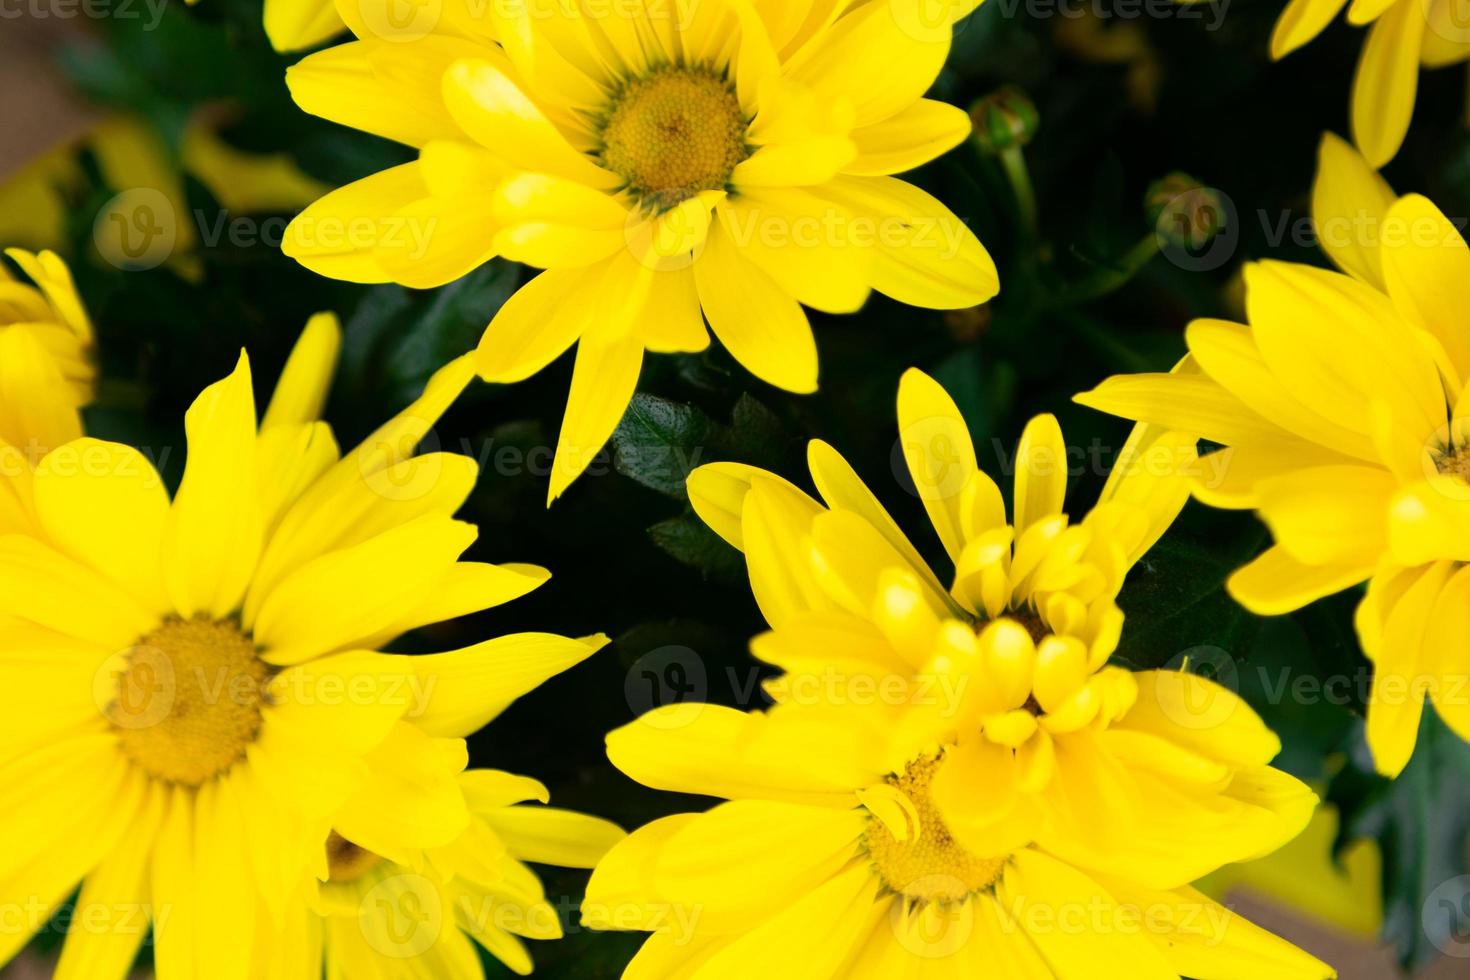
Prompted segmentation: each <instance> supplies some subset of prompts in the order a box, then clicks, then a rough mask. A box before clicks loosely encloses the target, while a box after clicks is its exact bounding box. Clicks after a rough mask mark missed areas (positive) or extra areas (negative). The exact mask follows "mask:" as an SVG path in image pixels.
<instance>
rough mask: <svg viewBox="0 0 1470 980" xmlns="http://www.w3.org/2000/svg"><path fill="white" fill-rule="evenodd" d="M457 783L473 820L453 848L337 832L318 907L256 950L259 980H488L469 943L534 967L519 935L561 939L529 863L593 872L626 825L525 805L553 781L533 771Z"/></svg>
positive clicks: (475, 776)
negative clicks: (376, 842)
mask: <svg viewBox="0 0 1470 980" xmlns="http://www.w3.org/2000/svg"><path fill="white" fill-rule="evenodd" d="M446 788H447V787H446ZM404 789H405V791H407V792H417V791H418V789H417V788H413V789H409V788H407V787H405V788H404ZM459 790H460V792H461V793H462V794H463V796H464V798H465V800H466V802H467V803H468V805H469V810H470V813H471V815H472V821H471V823H470V825H469V828H468V829H467V830H465V832H464V833H463V834H462V835H461V836H460V837H459V839H458V840H456V841H454V842H453V843H451V844H449V845H447V846H445V847H441V848H436V849H434V850H433V851H430V852H427V853H425V852H423V851H416V850H412V849H409V850H404V851H401V852H399V853H395V854H394V856H393V857H385V856H383V855H381V854H377V853H374V852H373V851H370V850H367V849H365V848H363V847H360V846H359V845H357V844H354V843H353V842H351V841H349V840H348V839H347V838H345V837H344V836H342V835H341V834H338V833H335V832H334V833H333V834H332V836H331V837H330V838H329V840H328V843H327V858H328V862H329V874H328V878H327V880H326V881H325V882H323V883H321V885H320V886H319V889H318V893H317V895H316V896H315V898H314V899H313V901H312V903H311V904H312V906H313V908H314V911H310V912H307V913H305V914H303V915H298V916H296V917H293V918H292V919H290V920H289V923H288V925H287V927H286V928H285V929H284V930H282V931H281V932H278V933H275V934H266V935H264V936H263V937H262V940H261V943H260V944H259V947H258V948H261V949H265V950H268V951H269V952H268V953H267V955H266V956H265V957H264V958H263V961H262V963H261V966H260V969H258V971H257V973H258V976H259V978H260V980H320V978H321V977H322V976H323V975H325V976H328V977H392V978H394V980H481V978H483V977H484V969H483V967H482V966H481V964H480V957H479V956H478V954H477V953H476V952H475V948H474V943H473V942H471V939H473V940H474V941H475V942H478V943H479V944H480V945H481V946H483V947H484V948H485V949H486V950H487V951H489V952H490V954H491V955H493V956H494V957H495V958H496V959H498V960H500V961H501V962H502V963H504V964H505V965H506V966H508V967H509V968H510V969H511V970H513V971H515V972H516V973H518V974H520V975H522V976H524V975H526V974H529V973H530V972H531V957H530V954H529V953H528V952H527V950H526V947H525V945H524V944H523V943H521V942H520V940H519V939H517V938H516V937H518V936H520V937H525V938H527V939H557V938H560V936H561V934H562V929H561V919H560V915H559V913H558V911H557V910H556V909H554V908H553V907H552V906H551V905H550V904H549V903H548V902H547V901H546V895H545V893H544V891H543V890H542V888H541V883H540V881H539V880H538V879H537V878H536V875H535V872H533V871H532V870H531V869H530V868H528V867H526V865H525V864H524V863H523V862H525V861H534V862H536V863H538V864H552V865H559V866H561V867H569V868H591V867H592V866H594V865H595V864H596V863H597V861H598V860H599V859H600V858H601V857H602V856H603V855H604V854H606V853H607V851H608V849H609V848H610V847H612V846H613V845H614V844H616V843H617V842H618V841H620V840H622V839H623V837H624V834H623V831H622V830H621V829H620V828H618V827H617V826H616V825H614V824H611V823H609V822H607V821H606V820H601V819H598V818H597V817H589V816H584V815H582V814H580V813H573V812H571V811H568V810H557V809H553V808H550V807H545V806H540V805H529V806H522V805H518V804H522V803H525V802H526V801H528V800H538V801H540V802H541V803H545V802H546V801H547V800H548V799H549V794H548V793H547V791H546V787H545V786H543V785H541V784H540V783H538V782H537V781H536V780H534V779H529V778H527V777H525V776H516V775H512V774H511V773H507V772H499V771H495V770H489V769H476V770H471V771H469V772H465V773H461V774H460V776H459ZM324 971H325V972H324Z"/></svg>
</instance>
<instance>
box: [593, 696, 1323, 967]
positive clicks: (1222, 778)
mask: <svg viewBox="0 0 1470 980" xmlns="http://www.w3.org/2000/svg"><path fill="white" fill-rule="evenodd" d="M691 709H697V710H696V713H695V714H693V715H692V716H691V714H690V711H691ZM875 717H876V716H874V715H872V714H865V713H855V712H851V711H846V710H838V711H834V710H831V709H826V708H813V707H793V706H780V707H777V708H775V709H773V710H772V711H771V712H770V713H768V714H760V713H751V714H742V713H741V712H738V711H735V710H732V709H729V708H720V707H715V706H711V705H704V706H696V705H688V704H684V705H673V706H669V707H666V708H662V709H658V710H657V711H655V712H654V713H653V714H651V715H648V716H645V717H644V718H643V719H640V720H639V721H635V722H633V723H632V724H631V725H629V726H627V727H626V728H623V729H620V730H618V731H616V732H613V733H612V734H611V735H610V736H609V737H608V755H609V757H610V758H611V759H612V760H613V762H614V764H615V765H617V766H618V767H619V768H620V769H622V770H623V771H624V772H626V773H628V774H629V775H630V776H632V777H633V778H635V779H637V780H639V781H640V782H643V783H646V784H648V785H650V786H653V787H656V788H659V789H665V790H674V791H679V792H687V793H695V794H699V795H703V796H715V797H722V798H725V799H727V800H729V801H730V802H726V803H723V804H721V805H719V806H716V807H715V808H714V809H712V810H710V811H709V812H707V813H702V814H682V815H678V816H673V817H668V818H665V819H663V820H659V821H656V822H654V823H652V824H649V825H648V826H646V827H643V828H641V829H639V830H637V831H635V832H634V833H633V834H632V835H631V836H630V837H628V839H627V840H625V841H624V842H622V843H621V844H619V845H617V846H616V847H614V848H613V849H612V851H611V852H610V853H609V854H608V856H607V857H606V858H604V859H603V860H602V862H601V863H600V864H599V865H598V867H597V869H596V870H595V871H594V872H593V875H592V881H591V882H590V883H589V885H588V892H587V900H586V903H585V904H584V906H583V922H584V923H585V924H586V925H588V926H591V927H593V928H600V929H625V930H627V929H634V930H643V931H648V932H651V933H653V935H652V936H651V937H650V938H649V940H648V941H647V942H646V943H644V945H643V948H642V949H641V951H640V952H639V953H638V955H637V956H636V957H635V958H634V960H633V962H632V963H631V964H630V965H629V967H628V969H627V971H626V972H625V973H624V977H625V978H626V980H661V978H665V977H680V978H684V980H715V978H726V977H745V976H761V977H767V976H769V977H793V978H794V977H800V978H802V980H826V978H833V980H836V978H841V980H859V978H862V980H869V978H871V980H888V978H892V977H908V976H916V977H917V976H922V977H934V978H946V980H949V978H953V980H961V978H966V980H968V978H974V977H1005V978H1016V980H1179V977H1180V976H1181V975H1183V976H1188V977H1208V978H1211V980H1237V978H1238V980H1264V978H1270V980H1324V978H1328V977H1332V976H1334V975H1335V974H1334V973H1333V971H1332V969H1331V968H1330V967H1328V966H1327V965H1325V964H1323V963H1321V962H1318V961H1317V960H1316V959H1314V958H1313V957H1311V956H1309V955H1307V954H1306V953H1303V952H1301V951H1300V950H1297V949H1296V948H1294V947H1292V946H1291V945H1290V944H1288V943H1286V942H1285V941H1283V940H1281V939H1278V938H1277V937H1275V936H1273V935H1271V934H1270V933H1268V932H1265V931H1263V930H1261V929H1259V928H1258V927H1256V926H1254V925H1252V924H1251V923H1250V922H1247V921H1246V920H1245V919H1243V918H1242V917H1240V916H1238V915H1236V914H1234V913H1233V912H1232V911H1230V910H1229V909H1226V908H1224V907H1222V906H1220V905H1218V904H1216V903H1215V902H1213V901H1211V900H1210V899H1208V898H1206V897H1205V896H1204V895H1202V894H1200V893H1198V892H1197V891H1195V890H1194V889H1192V888H1191V887H1189V885H1188V883H1187V879H1185V878H1180V877H1176V876H1159V875H1156V874H1150V872H1151V871H1152V870H1153V869H1152V868H1141V869H1124V870H1122V871H1112V870H1110V869H1103V870H1099V869H1098V868H1097V867H1096V866H1095V865H1093V864H1091V863H1089V862H1078V861H1075V860H1072V859H1069V858H1066V857H1064V856H1061V855H1058V854H1056V853H1055V852H1052V851H1050V850H1049V849H1048V848H1046V847H1044V846H1041V845H1038V844H1031V845H1020V846H1010V845H1005V846H1001V845H1000V843H999V842H996V846H994V847H989V848H980V849H977V848H976V846H974V845H972V843H971V842H969V841H967V840H962V839H961V837H960V836H959V835H958V834H956V833H955V832H954V831H955V828H954V827H953V826H951V825H950V824H949V823H948V822H947V819H948V818H947V815H946V814H945V813H944V811H943V809H942V807H941V805H940V802H939V800H938V799H937V798H936V797H937V794H939V793H940V792H941V790H940V780H941V779H942V774H943V773H944V771H945V769H946V768H947V767H948V766H949V762H950V753H952V752H954V751H955V749H954V748H953V747H952V746H939V747H936V748H934V749H932V750H930V751H927V752H921V753H918V754H915V755H911V756H908V757H907V758H904V757H902V756H897V757H896V756H895V754H894V748H895V746H894V744H893V742H892V740H891V739H890V738H887V737H885V736H886V734H887V733H886V732H885V730H884V729H883V728H881V727H870V726H868V725H866V724H863V723H860V719H861V720H871V719H874V718H875ZM1258 724H1259V723H1252V726H1251V727H1258ZM1242 727H1243V728H1244V727H1247V726H1242ZM1251 734H1252V735H1253V736H1254V735H1255V733H1254V732H1252V733H1251ZM1111 737H1113V738H1116V739H1118V742H1119V745H1120V746H1121V745H1123V744H1125V743H1132V744H1133V745H1135V746H1136V747H1137V748H1138V749H1139V750H1141V751H1140V752H1139V753H1138V754H1139V755H1141V756H1145V757H1146V756H1147V755H1149V754H1152V752H1153V750H1152V748H1151V747H1150V742H1151V739H1152V738H1153V737H1154V736H1152V735H1151V734H1149V733H1147V732H1145V731H1142V730H1137V729H1135V730H1133V731H1131V732H1128V733H1126V734H1125V733H1123V732H1116V733H1112V734H1111ZM1201 743H1202V740H1199V741H1194V742H1191V743H1190V745H1189V747H1185V746H1183V745H1180V746H1176V747H1173V748H1171V749H1170V750H1169V751H1168V752H1167V753H1163V754H1158V755H1156V756H1155V757H1154V760H1153V765H1154V766H1155V767H1177V768H1178V769H1179V770H1181V771H1186V772H1187V773H1188V775H1185V776H1183V777H1182V779H1181V781H1182V782H1193V783H1195V784H1196V785H1204V784H1206V783H1211V782H1214V783H1217V784H1218V783H1221V782H1228V781H1229V780H1230V778H1231V777H1230V776H1229V775H1228V772H1229V770H1230V769H1231V768H1232V766H1233V761H1234V760H1233V758H1232V757H1231V756H1230V755H1227V756H1226V757H1223V758H1221V757H1210V756H1208V755H1206V754H1203V752H1204V751H1209V750H1208V749H1205V750H1203V751H1202V747H1201ZM1218 748H1221V749H1224V750H1225V751H1226V752H1227V753H1229V750H1230V745H1229V743H1228V742H1221V743H1220V744H1219V746H1218ZM895 763H896V764H895ZM1140 771H1142V770H1140ZM1113 777H1114V774H1113V773H1111V772H1108V771H1100V772H1098V773H1096V774H1094V777H1093V779H1092V780H1091V781H1090V782H1089V783H1088V785H1087V788H1086V790H1085V791H1083V790H1082V789H1081V787H1079V788H1078V792H1077V793H1076V795H1075V805H1076V807H1077V809H1078V810H1085V809H1087V808H1088V807H1090V806H1093V805H1096V804H1102V803H1103V802H1104V800H1105V799H1106V797H1107V796H1108V794H1110V793H1112V792H1115V791H1126V785H1127V784H1126V783H1124V784H1122V785H1119V786H1116V787H1115V786H1114V784H1112V783H1111V782H1110V780H1111V779H1112V778H1113ZM1237 779H1239V777H1237ZM1240 781H1241V782H1242V783H1245V784H1248V786H1249V788H1248V787H1247V785H1242V786H1240V787H1239V788H1238V791H1239V793H1240V794H1241V795H1249V796H1256V797H1258V798H1261V799H1262V800H1263V801H1264V800H1265V798H1267V797H1270V796H1271V795H1272V793H1273V790H1272V789H1270V788H1268V786H1267V785H1265V784H1256V783H1255V782H1254V780H1250V779H1246V780H1240ZM973 788H974V790H975V794H976V795H977V796H980V797H983V796H984V795H985V794H986V793H987V792H988V791H989V790H990V789H991V788H992V787H991V786H990V785H989V784H988V783H986V782H983V781H982V782H977V783H976V784H975V785H974V787H973ZM1303 819H1304V818H1303ZM1298 826H1299V825H1298ZM1181 830H1183V828H1181ZM1293 832H1294V829H1293V828H1292V827H1289V826H1288V825H1287V824H1286V823H1285V822H1283V823H1282V824H1281V825H1280V832H1279V834H1278V836H1277V837H1276V839H1275V840H1274V841H1273V843H1272V846H1274V844H1279V843H1280V842H1281V841H1282V840H1284V839H1285V838H1286V837H1288V836H1290V834H1291V833H1293ZM1215 843H1216V842H1215V840H1214V836H1213V832H1212V830H1207V829H1203V828H1195V829H1194V830H1193V831H1191V832H1189V833H1187V834H1183V835H1182V840H1181V841H1179V842H1178V844H1177V845H1176V846H1180V847H1182V848H1184V849H1186V850H1189V851H1192V852H1194V855H1193V857H1194V859H1203V855H1205V854H1211V853H1214V846H1215ZM1135 872H1136V873H1135Z"/></svg>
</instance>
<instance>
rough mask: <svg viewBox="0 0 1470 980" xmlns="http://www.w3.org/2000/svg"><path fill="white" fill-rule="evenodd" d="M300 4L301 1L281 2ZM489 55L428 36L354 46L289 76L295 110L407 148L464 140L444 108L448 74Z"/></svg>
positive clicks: (309, 61)
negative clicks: (410, 41)
mask: <svg viewBox="0 0 1470 980" xmlns="http://www.w3.org/2000/svg"><path fill="white" fill-rule="evenodd" d="M277 2H298V3H299V2H302V0H277ZM486 50H487V49H485V48H481V47H475V46H472V45H469V44H467V43H466V42H464V41H462V40H460V39H458V38H450V37H442V36H437V35H431V36H426V37H422V38H419V39H418V40H417V41H416V42H415V43H413V44H398V43H394V42H389V41H382V40H372V41H355V42H352V43H349V44H338V45H334V46H332V47H330V48H327V49H326V50H324V51H318V52H317V53H316V54H313V55H309V56H308V57H306V58H303V59H302V60H301V61H299V62H297V63H296V64H295V65H292V66H291V67H290V68H288V69H286V85H287V86H288V87H289V88H290V89H291V97H292V98H294V99H295V100H296V104H297V105H298V106H300V107H301V108H302V109H303V110H305V111H306V112H309V113H311V114H312V115H314V116H321V117H322V118H324V119H330V120H331V121H332V122H335V123H341V124H342V125H344V126H350V127H352V128H353V129H360V130H362V131H363V132H367V133H373V134H374V135H377V136H382V137H385V138H387V139H390V140H396V141H398V142H399V143H406V144H408V145H409V146H423V145H424V144H425V143H427V142H429V141H430V140H433V139H454V138H456V137H458V138H463V137H462V134H461V133H460V130H459V127H458V126H457V125H455V123H454V120H453V118H451V117H450V115H449V112H448V111H447V110H446V109H445V107H444V100H443V97H442V96H441V95H440V85H441V79H442V78H443V77H444V72H445V71H447V70H448V68H449V66H450V65H452V64H454V62H455V61H457V60H458V59H460V58H464V57H468V56H470V55H472V54H475V55H480V56H484V54H485V52H486Z"/></svg>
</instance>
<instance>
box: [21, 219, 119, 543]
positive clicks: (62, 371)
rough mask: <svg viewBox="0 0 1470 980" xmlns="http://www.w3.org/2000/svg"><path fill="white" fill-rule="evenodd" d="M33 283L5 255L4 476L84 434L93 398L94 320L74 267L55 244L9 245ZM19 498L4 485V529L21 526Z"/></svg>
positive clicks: (94, 380) (94, 378)
mask: <svg viewBox="0 0 1470 980" xmlns="http://www.w3.org/2000/svg"><path fill="white" fill-rule="evenodd" d="M5 254H6V255H8V256H10V258H11V259H12V260H14V261H15V264H16V265H18V266H20V267H21V269H22V271H24V272H25V274H26V276H28V277H29V278H30V282H29V283H27V282H25V281H23V280H20V279H18V278H16V277H14V276H12V275H11V274H10V272H8V271H7V270H6V268H5V266H4V264H3V263H0V483H3V480H4V477H5V476H14V475H16V474H15V472H13V471H17V470H18V469H19V468H21V467H26V468H28V467H29V466H31V465H33V464H34V463H35V462H36V461H37V460H39V459H40V458H41V457H42V456H44V455H45V454H46V453H47V452H49V451H50V450H52V449H54V448H55V447H57V446H60V445H61V444H63V443H66V442H70V441H71V440H73V439H76V438H77V437H79V436H80V435H81V434H82V416H81V409H82V407H83V406H84V405H86V404H88V403H89V402H91V400H92V394H93V387H94V385H95V382H96V376H97V369H96V367H95V366H94V365H93V363H92V321H91V320H90V319H89V318H88V317H87V311H86V308H85V307H84V306H83V305H82V301H81V297H79V296H78V295H77V289H76V285H75V284H74V283H73V282H72V278H71V270H69V269H68V268H67V267H66V263H65V262H63V261H62V260H61V259H60V258H59V257H58V256H56V255H55V254H53V253H51V252H42V253H40V254H39V255H33V254H31V253H30V252H23V251H21V250H20V249H14V248H13V249H10V250H9V251H7V252H6V253H5ZM21 502H22V501H21V499H20V498H18V497H16V496H14V495H13V494H9V493H6V492H5V488H4V487H3V486H0V531H5V530H9V529H10V528H13V527H17V526H20V521H21V518H20V516H19V515H18V514H16V513H15V512H14V511H15V509H16V508H17V507H19V506H20V505H21Z"/></svg>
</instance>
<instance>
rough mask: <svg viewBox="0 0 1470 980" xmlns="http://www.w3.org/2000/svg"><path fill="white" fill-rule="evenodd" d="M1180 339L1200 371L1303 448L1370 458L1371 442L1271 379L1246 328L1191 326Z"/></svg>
mask: <svg viewBox="0 0 1470 980" xmlns="http://www.w3.org/2000/svg"><path fill="white" fill-rule="evenodd" d="M1185 338H1186V340H1187V341H1188V343H1189V352H1190V354H1191V355H1192V356H1193V357H1194V360H1195V362H1196V363H1198V364H1199V367H1200V369H1201V370H1203V371H1204V373H1205V374H1206V375H1208V376H1209V377H1210V379H1211V380H1212V381H1215V382H1218V383H1219V384H1220V385H1221V386H1222V387H1224V388H1225V389H1226V390H1228V391H1229V392H1230V393H1231V394H1233V395H1235V397H1237V398H1239V399H1240V400H1241V402H1242V403H1244V404H1245V405H1248V406H1250V408H1251V410H1252V411H1253V413H1254V414H1256V415H1259V416H1260V417H1261V418H1264V419H1270V420H1271V421H1272V422H1274V423H1275V424H1276V425H1279V426H1281V427H1282V428H1284V429H1287V430H1289V431H1290V432H1292V433H1295V434H1296V435H1298V436H1300V437H1301V438H1303V439H1306V440H1308V441H1309V442H1315V443H1317V444H1318V445H1320V446H1324V447H1327V448H1329V449H1333V450H1335V451H1337V452H1341V453H1346V454H1349V455H1353V456H1357V457H1359V458H1361V459H1374V458H1375V451H1374V448H1373V442H1372V440H1371V439H1369V438H1368V437H1367V436H1365V435H1364V434H1363V433H1362V432H1360V431H1354V430H1353V429H1349V428H1347V427H1345V426H1343V425H1341V424H1339V423H1338V422H1337V420H1336V418H1335V417H1332V416H1323V415H1321V414H1320V413H1319V412H1316V411H1313V410H1312V409H1311V408H1308V407H1307V406H1306V405H1304V404H1302V402H1301V400H1300V399H1298V398H1297V397H1296V396H1295V395H1294V393H1293V391H1292V386H1290V385H1289V384H1285V383H1283V382H1282V380H1281V379H1280V378H1278V377H1277V376H1276V375H1275V374H1273V373H1272V371H1271V368H1270V366H1269V365H1268V364H1267V363H1266V361H1265V358H1264V357H1263V356H1262V355H1261V351H1260V349H1259V348H1258V347H1257V345H1256V340H1255V336H1254V335H1253V334H1252V333H1251V330H1250V328H1248V327H1245V326H1242V325H1240V324H1237V323H1229V322H1227V321H1224V320H1195V321H1193V322H1192V323H1190V325H1189V327H1188V328H1187V330H1186V331H1185Z"/></svg>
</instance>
